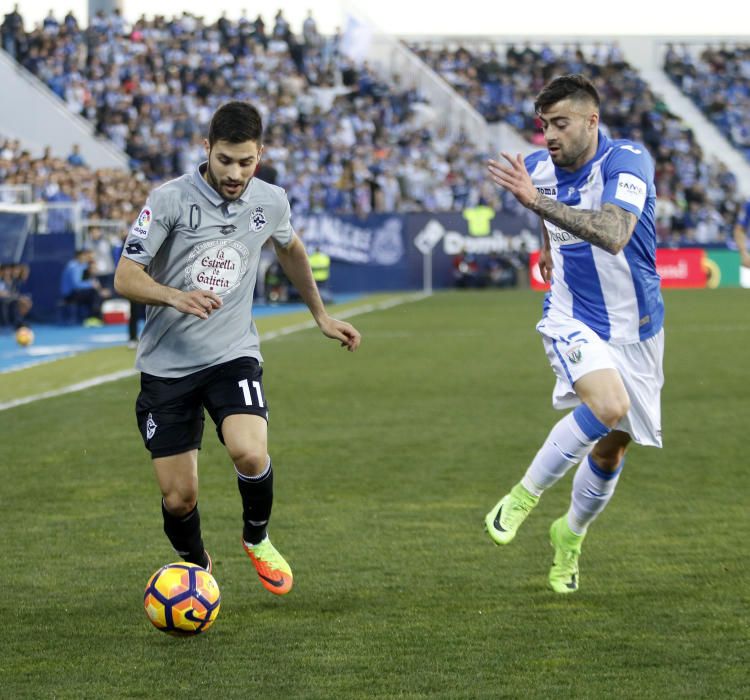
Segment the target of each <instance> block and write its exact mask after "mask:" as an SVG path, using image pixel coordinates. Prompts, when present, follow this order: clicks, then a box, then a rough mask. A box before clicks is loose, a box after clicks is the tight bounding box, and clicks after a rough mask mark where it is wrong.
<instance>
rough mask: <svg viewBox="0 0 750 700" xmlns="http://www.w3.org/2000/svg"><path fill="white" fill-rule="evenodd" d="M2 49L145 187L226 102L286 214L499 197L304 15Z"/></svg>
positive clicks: (462, 144) (399, 92)
mask: <svg viewBox="0 0 750 700" xmlns="http://www.w3.org/2000/svg"><path fill="white" fill-rule="evenodd" d="M14 36H15V39H14V42H13V53H14V55H15V56H16V59H17V60H18V61H19V63H21V65H23V66H24V67H26V68H27V69H28V70H29V71H31V72H32V73H33V74H35V75H36V76H37V77H38V78H40V79H41V80H43V81H44V82H45V83H46V84H47V85H48V86H49V87H50V89H52V90H53V91H54V92H55V93H56V94H58V95H59V96H60V97H61V98H62V99H63V100H65V102H66V103H67V104H68V106H69V107H70V109H71V110H72V111H74V112H75V113H77V114H81V115H82V116H84V117H86V118H87V119H89V120H91V121H92V122H94V123H95V125H96V129H97V131H98V132H99V133H101V134H103V135H105V136H107V137H108V138H109V139H111V140H112V141H113V142H114V143H115V144H117V145H118V146H120V147H121V148H123V149H124V150H125V152H126V153H127V154H128V156H129V158H130V165H131V168H132V170H133V172H134V173H136V174H137V175H139V176H141V177H142V178H143V179H145V180H148V181H149V182H150V183H151V184H152V185H153V183H155V182H158V181H162V180H165V179H168V178H171V177H174V176H175V175H177V174H180V173H182V172H184V171H186V170H188V169H190V168H191V167H193V166H194V165H195V164H197V163H198V162H200V161H201V160H202V159H203V158H204V150H203V145H202V143H203V136H204V135H205V133H206V130H207V125H208V119H209V117H210V115H211V113H212V112H213V111H214V109H216V107H218V106H219V104H220V103H222V102H224V101H226V100H227V99H230V98H236V99H246V100H249V101H252V102H253V103H254V104H256V105H258V107H259V109H260V110H261V112H262V114H263V116H264V118H265V120H266V123H267V132H266V137H265V156H264V170H263V172H262V173H261V174H260V176H261V177H263V178H264V179H268V180H271V181H272V182H275V183H276V184H279V185H281V186H282V187H284V188H285V189H286V190H287V191H288V194H289V198H290V201H291V204H292V208H293V211H294V212H296V213H308V212H322V211H326V212H335V213H340V214H351V213H356V214H358V215H367V214H368V213H370V212H380V211H412V210H421V209H424V208H427V209H432V210H437V211H450V210H461V209H463V208H464V207H465V206H470V205H472V204H476V203H477V202H478V201H479V200H480V199H484V200H485V201H486V200H488V199H489V200H496V199H497V197H498V195H497V194H496V193H495V192H494V191H493V188H491V187H489V186H488V185H487V184H486V183H485V178H484V177H483V168H484V160H485V157H486V155H487V154H485V153H480V152H478V151H477V149H475V148H474V147H473V146H472V145H471V143H470V142H469V140H468V139H460V140H458V141H455V140H449V139H448V138H447V135H446V133H445V131H444V130H441V129H440V128H438V127H437V126H436V121H437V120H436V117H435V114H434V113H433V112H432V110H431V109H430V108H429V105H427V104H426V103H425V101H424V99H423V98H422V97H421V96H420V95H419V94H418V93H417V91H415V90H413V89H410V88H402V87H400V86H398V85H394V86H389V85H386V84H384V83H383V82H382V81H381V80H379V79H378V78H377V77H376V75H375V74H374V72H373V71H372V70H371V68H370V66H369V65H368V64H367V63H364V64H361V65H357V64H355V63H354V62H353V61H352V60H350V59H349V58H347V57H346V56H345V55H344V54H343V53H342V52H341V51H340V44H341V35H340V34H339V33H336V34H334V35H333V36H327V37H323V36H321V35H320V34H319V33H318V32H317V29H316V26H315V20H314V18H313V17H312V15H309V16H308V18H307V19H306V20H305V22H304V24H303V27H302V32H301V33H300V34H299V35H297V34H295V33H294V32H293V31H292V30H291V28H290V26H289V23H288V22H287V21H286V19H285V18H284V16H283V12H282V11H279V12H278V13H277V14H276V16H275V18H274V22H273V25H272V26H271V27H270V29H267V27H266V25H265V23H264V22H263V19H262V17H260V16H259V17H257V18H256V19H255V20H250V19H249V18H247V17H246V16H243V17H242V18H240V19H239V20H238V21H230V20H229V19H227V18H226V17H222V18H220V19H219V20H218V21H217V22H216V23H214V24H211V25H208V24H205V23H204V21H203V20H202V19H201V18H199V17H194V16H192V15H190V14H188V13H183V14H182V15H181V16H178V17H173V18H172V19H166V18H164V17H159V16H157V17H155V18H153V19H146V18H145V17H141V18H140V19H139V20H138V21H137V22H135V23H134V24H133V25H132V26H130V25H128V23H127V22H125V21H124V20H123V18H122V17H121V15H120V14H119V13H115V14H113V15H111V16H108V17H105V16H104V15H103V14H102V13H99V14H98V15H97V16H96V17H94V19H93V20H92V22H91V24H90V26H89V27H88V28H87V29H81V28H80V27H79V24H78V22H77V20H76V18H75V17H74V15H73V14H72V13H69V14H68V15H67V16H66V17H65V18H64V19H63V20H62V21H57V20H56V19H55V18H54V17H53V16H52V15H50V16H49V17H48V18H47V19H46V20H45V21H44V23H43V24H42V25H41V26H38V27H36V28H34V29H33V30H31V31H28V32H25V31H20V32H16V34H15V35H14ZM6 45H7V42H6ZM133 199H135V200H137V199H138V197H137V196H134V197H133ZM498 204H499V203H498Z"/></svg>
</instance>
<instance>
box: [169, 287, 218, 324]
mask: <svg viewBox="0 0 750 700" xmlns="http://www.w3.org/2000/svg"><path fill="white" fill-rule="evenodd" d="M172 306H174V308H175V309H177V310H178V311H182V313H184V314H193V316H197V317H198V318H203V319H206V318H208V317H209V314H210V313H211V312H212V311H213V310H214V309H218V308H219V307H220V306H221V297H220V296H219V295H218V294H216V293H215V292H208V291H204V290H203V289H193V290H192V291H190V292H180V294H179V295H178V296H177V298H176V299H175V301H174V302H173V303H172Z"/></svg>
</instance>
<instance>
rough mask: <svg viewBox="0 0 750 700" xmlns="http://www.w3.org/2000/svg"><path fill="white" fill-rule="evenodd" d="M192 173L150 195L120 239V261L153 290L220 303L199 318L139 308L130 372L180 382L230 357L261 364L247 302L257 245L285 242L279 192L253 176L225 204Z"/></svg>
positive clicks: (288, 234) (288, 232)
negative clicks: (194, 293) (207, 295)
mask: <svg viewBox="0 0 750 700" xmlns="http://www.w3.org/2000/svg"><path fill="white" fill-rule="evenodd" d="M203 170H205V164H201V165H200V166H199V167H198V168H196V170H195V171H194V172H192V173H188V174H186V175H183V176H182V177H179V178H177V179H175V180H171V181H169V182H167V183H165V184H164V185H162V186H161V187H157V188H156V189H154V190H153V191H152V192H151V194H150V195H149V197H148V200H147V201H146V206H145V207H144V208H143V209H142V210H141V212H140V214H139V215H138V219H137V221H136V222H135V223H134V224H133V226H132V228H131V229H130V233H129V234H128V237H127V240H126V242H125V246H124V248H123V255H124V256H125V257H126V258H129V259H130V260H133V261H135V262H137V263H140V264H142V265H145V266H146V272H148V274H149V275H150V276H151V277H152V278H153V279H154V280H156V281H157V282H159V283H160V284H164V285H167V286H169V287H175V288H176V289H181V290H183V291H190V290H193V289H204V290H211V291H213V292H216V294H218V295H219V296H220V297H221V300H222V302H223V305H222V306H221V308H219V309H216V310H214V311H213V312H212V313H211V315H210V316H209V317H208V318H207V319H205V320H203V319H201V318H198V317H197V316H193V315H192V314H183V313H181V312H179V311H177V310H176V309H174V308H172V307H171V306H150V305H149V306H147V307H146V325H145V327H144V329H143V333H142V335H141V339H140V342H139V343H138V353H137V355H136V362H135V366H136V368H137V369H138V370H140V371H141V372H146V373H148V374H153V375H156V376H158V377H183V376H185V375H187V374H191V373H192V372H197V371H198V370H201V369H204V368H206V367H211V366H213V365H217V364H220V363H222V362H227V361H229V360H233V359H236V358H238V357H247V356H250V357H255V358H257V359H258V361H262V359H263V358H262V357H261V354H260V341H259V338H258V331H257V329H256V327H255V322H254V320H253V316H252V300H253V292H254V290H255V283H256V279H257V274H258V262H259V260H260V252H261V248H262V246H263V244H264V243H265V242H266V241H267V240H268V239H269V238H271V237H272V238H273V239H274V240H275V241H277V242H278V243H279V244H280V245H282V246H287V245H289V244H290V243H291V241H292V237H293V235H294V230H293V228H292V225H291V222H290V218H289V217H290V214H289V200H288V199H287V197H286V194H285V192H284V190H283V189H281V188H280V187H276V186H275V185H269V184H268V183H266V182H263V181H262V180H258V179H256V178H253V179H252V180H251V181H250V184H249V185H248V186H247V188H246V189H245V191H244V192H243V193H242V196H241V197H240V198H239V199H237V200H236V201H233V202H227V201H225V200H224V199H223V198H222V197H221V196H220V195H219V194H218V193H217V192H216V191H215V190H214V189H213V188H212V187H211V186H209V184H208V183H207V182H206V181H205V180H204V179H203V177H202V175H201V172H202V171H203Z"/></svg>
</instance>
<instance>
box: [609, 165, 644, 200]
mask: <svg viewBox="0 0 750 700" xmlns="http://www.w3.org/2000/svg"><path fill="white" fill-rule="evenodd" d="M615 199H619V200H620V201H621V202H627V203H628V204H632V205H634V206H636V207H638V209H643V205H644V204H645V202H646V183H645V182H644V181H643V180H641V178H639V177H636V176H635V175H632V174H631V173H620V174H619V175H618V176H617V191H616V192H615Z"/></svg>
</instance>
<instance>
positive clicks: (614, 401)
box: [591, 391, 630, 428]
mask: <svg viewBox="0 0 750 700" xmlns="http://www.w3.org/2000/svg"><path fill="white" fill-rule="evenodd" d="M591 410H592V411H593V412H594V415H595V416H596V417H597V418H598V419H599V420H600V421H601V422H602V423H604V425H606V426H608V427H610V428H614V427H615V426H616V425H617V424H618V423H619V422H620V421H621V420H622V419H623V418H624V417H625V416H626V415H627V414H628V411H629V410H630V398H629V397H628V395H627V393H626V392H624V391H623V392H617V393H613V394H611V395H608V396H606V397H604V398H603V399H602V400H600V401H598V402H597V403H596V405H594V406H592V407H591Z"/></svg>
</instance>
